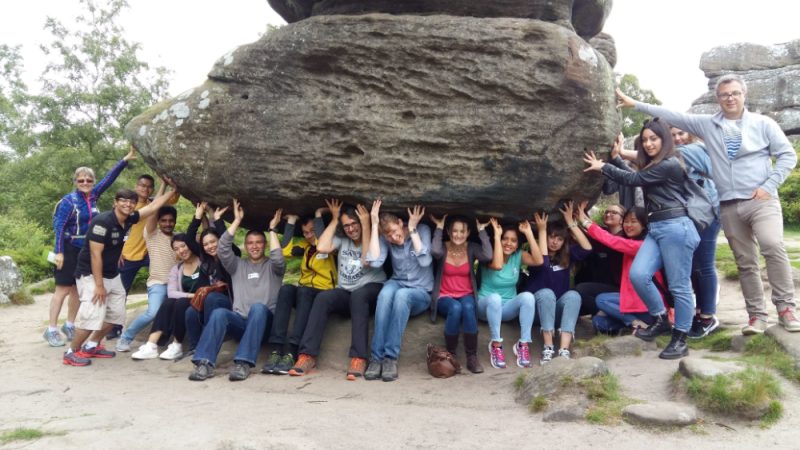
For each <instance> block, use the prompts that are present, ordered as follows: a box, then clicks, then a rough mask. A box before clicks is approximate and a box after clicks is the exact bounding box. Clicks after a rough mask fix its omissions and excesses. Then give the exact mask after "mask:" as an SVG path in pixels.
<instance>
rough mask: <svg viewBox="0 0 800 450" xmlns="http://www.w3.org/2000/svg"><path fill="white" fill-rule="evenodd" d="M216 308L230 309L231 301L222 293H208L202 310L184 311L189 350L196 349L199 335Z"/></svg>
mask: <svg viewBox="0 0 800 450" xmlns="http://www.w3.org/2000/svg"><path fill="white" fill-rule="evenodd" d="M217 308H223V309H231V299H229V298H228V295H227V294H225V293H222V292H210V293H209V294H208V297H206V301H205V302H203V310H202V311H198V310H196V309H194V308H189V309H187V310H186V313H185V317H184V320H185V321H186V340H187V341H189V349H190V350H191V349H195V348H197V343H198V342H200V335H201V334H202V333H203V327H204V326H205V324H207V323H208V322H209V321H210V320H211V314H213V313H214V310H215V309H217Z"/></svg>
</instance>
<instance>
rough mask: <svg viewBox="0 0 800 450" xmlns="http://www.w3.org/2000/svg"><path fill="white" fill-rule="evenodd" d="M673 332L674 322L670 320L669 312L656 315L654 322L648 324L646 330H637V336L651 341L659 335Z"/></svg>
mask: <svg viewBox="0 0 800 450" xmlns="http://www.w3.org/2000/svg"><path fill="white" fill-rule="evenodd" d="M671 333H672V323H670V321H669V316H668V315H667V314H661V315H659V316H656V318H655V320H654V321H653V323H651V324H650V325H648V326H647V328H645V329H644V330H636V334H635V336H636V337H638V338H639V339H641V340H643V341H646V342H651V341H653V340H655V338H657V337H658V336H661V335H664V334H671Z"/></svg>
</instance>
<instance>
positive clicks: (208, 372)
mask: <svg viewBox="0 0 800 450" xmlns="http://www.w3.org/2000/svg"><path fill="white" fill-rule="evenodd" d="M213 376H214V367H213V366H212V365H211V364H209V363H208V362H205V361H200V362H198V363H197V364H196V365H195V366H194V372H192V373H191V374H189V379H190V380H192V381H205V380H207V379H209V378H212V377H213Z"/></svg>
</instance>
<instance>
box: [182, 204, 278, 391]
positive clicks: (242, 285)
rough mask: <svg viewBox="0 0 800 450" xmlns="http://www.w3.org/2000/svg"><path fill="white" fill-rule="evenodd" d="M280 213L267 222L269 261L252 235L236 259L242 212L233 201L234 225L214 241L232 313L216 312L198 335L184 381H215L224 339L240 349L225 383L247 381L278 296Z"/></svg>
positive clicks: (259, 238) (262, 240) (261, 241)
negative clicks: (236, 342) (190, 369)
mask: <svg viewBox="0 0 800 450" xmlns="http://www.w3.org/2000/svg"><path fill="white" fill-rule="evenodd" d="M281 213H282V211H281V210H280V209H279V210H277V211H275V215H274V216H273V217H272V220H271V221H270V222H269V248H270V250H269V258H267V257H266V256H265V253H264V249H265V247H266V245H267V239H266V237H265V236H264V233H262V232H260V231H256V230H250V231H248V232H247V234H246V235H245V238H244V246H245V250H246V251H247V257H246V258H244V259H242V258H238V257H237V256H236V255H235V254H234V253H233V250H232V249H231V244H232V242H233V237H234V236H235V235H236V230H238V229H239V225H240V224H241V223H242V219H244V210H243V209H242V207H241V206H240V205H239V202H238V201H237V200H234V201H233V216H234V219H233V222H231V224H230V226H228V229H227V230H226V231H225V233H223V235H222V237H221V238H220V240H219V245H218V247H217V248H218V253H219V259H220V260H221V261H222V265H223V266H225V270H226V271H228V273H229V274H230V275H231V278H232V282H233V291H234V292H235V293H236V295H235V297H234V299H233V310H228V309H225V308H217V309H215V310H214V312H213V313H212V314H211V318H210V320H209V322H208V323H207V324H206V326H205V328H204V329H203V333H202V334H201V335H200V342H199V343H198V344H197V350H196V352H195V354H194V357H193V358H192V362H193V363H194V365H195V368H194V371H193V372H192V373H191V374H190V375H189V379H190V380H192V381H204V380H206V379H208V378H211V377H213V376H214V368H215V366H216V363H217V355H218V354H219V351H220V349H221V348H222V342H223V341H224V340H225V336H226V335H229V336H232V337H234V338H236V339H239V346H238V347H237V349H236V354H235V355H234V357H233V361H234V363H235V365H234V367H233V369H232V370H231V372H230V374H229V375H228V379H229V380H230V381H242V380H245V379H247V377H248V376H250V371H251V369H252V368H253V367H255V364H256V359H257V358H258V351H259V349H260V348H261V343H262V341H263V340H265V339H264V336H265V335H268V333H265V332H266V331H268V330H269V325H270V322H271V321H272V315H273V314H274V311H275V303H276V302H277V298H278V290H279V289H280V287H281V282H282V281H283V274H284V273H285V272H286V261H285V260H284V258H283V251H282V250H281V245H280V242H279V241H278V228H277V226H278V224H279V223H280V221H281Z"/></svg>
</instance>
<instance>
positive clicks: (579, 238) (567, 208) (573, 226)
mask: <svg viewBox="0 0 800 450" xmlns="http://www.w3.org/2000/svg"><path fill="white" fill-rule="evenodd" d="M573 212H574V210H573V203H572V201H568V202H566V203H564V206H563V207H562V208H561V214H562V215H563V216H564V222H565V223H566V224H567V229H568V230H569V231H570V234H572V238H573V239H575V242H577V243H578V245H580V246H581V248H582V249H584V250H591V249H592V244H591V243H590V242H589V239H587V238H586V235H585V234H583V231H581V228H580V227H579V226H578V224H577V223H576V222H575V216H574V215H573Z"/></svg>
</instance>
